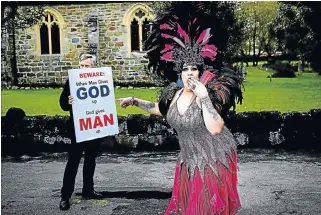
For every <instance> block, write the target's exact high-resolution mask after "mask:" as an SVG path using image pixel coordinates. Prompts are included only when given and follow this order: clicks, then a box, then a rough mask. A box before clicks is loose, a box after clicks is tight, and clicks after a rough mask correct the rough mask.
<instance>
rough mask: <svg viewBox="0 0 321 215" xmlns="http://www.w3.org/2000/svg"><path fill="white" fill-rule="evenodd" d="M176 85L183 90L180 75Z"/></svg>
mask: <svg viewBox="0 0 321 215" xmlns="http://www.w3.org/2000/svg"><path fill="white" fill-rule="evenodd" d="M176 84H177V86H179V87H180V88H183V87H184V84H183V81H182V75H181V74H179V75H178V79H177V82H176Z"/></svg>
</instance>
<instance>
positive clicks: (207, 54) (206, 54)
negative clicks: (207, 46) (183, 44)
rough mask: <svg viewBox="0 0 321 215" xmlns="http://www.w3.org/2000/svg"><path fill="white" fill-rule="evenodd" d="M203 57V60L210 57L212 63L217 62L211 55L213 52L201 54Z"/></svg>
mask: <svg viewBox="0 0 321 215" xmlns="http://www.w3.org/2000/svg"><path fill="white" fill-rule="evenodd" d="M201 57H203V58H205V57H208V58H210V59H211V61H214V60H215V57H214V56H213V53H211V52H201Z"/></svg>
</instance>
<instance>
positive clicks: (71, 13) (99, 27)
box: [15, 2, 155, 84]
mask: <svg viewBox="0 0 321 215" xmlns="http://www.w3.org/2000/svg"><path fill="white" fill-rule="evenodd" d="M148 4H149V3H148V2H142V3H139V2H107V3H105V2H102V3H93V2H88V3H77V4H70V3H69V4H67V3H66V2H61V4H60V3H59V2H58V3H57V2H56V3H55V4H53V5H51V6H46V7H45V15H44V16H43V19H42V20H41V22H40V23H39V24H38V25H35V26H33V27H30V28H28V29H22V30H17V31H16V34H15V49H16V65H17V73H18V75H17V76H18V83H19V84H32V83H64V82H65V79H66V77H67V76H68V73H67V70H68V69H75V68H78V59H79V58H78V57H79V55H80V54H81V53H91V54H95V55H96V56H97V62H98V66H99V67H105V66H111V67H112V70H113V76H114V80H115V81H119V82H122V81H138V82H145V81H146V82H148V81H151V79H152V78H151V77H150V76H149V75H148V72H147V73H146V71H147V63H148V60H147V59H145V58H144V57H143V56H144V55H145V52H144V51H145V50H144V46H143V41H144V40H145V39H146V37H147V36H148V34H149V32H150V31H151V27H152V22H151V21H152V20H153V19H154V18H155V17H154V14H153V11H152V9H151V8H150V7H149V6H148ZM25 7H27V6H25Z"/></svg>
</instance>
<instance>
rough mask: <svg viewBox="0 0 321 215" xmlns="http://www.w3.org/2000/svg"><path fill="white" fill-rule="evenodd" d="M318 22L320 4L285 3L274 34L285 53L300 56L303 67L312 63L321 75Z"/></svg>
mask: <svg viewBox="0 0 321 215" xmlns="http://www.w3.org/2000/svg"><path fill="white" fill-rule="evenodd" d="M316 20H321V4H320V2H283V3H282V4H281V7H280V11H279V14H278V18H277V19H276V21H275V25H274V27H273V33H274V35H275V37H276V38H277V41H278V45H279V47H280V48H281V50H283V52H285V53H286V54H288V55H289V57H291V56H295V57H296V56H299V58H300V60H301V61H302V65H304V62H305V61H309V62H311V65H312V67H313V69H314V70H315V71H318V72H319V73H320V74H321V62H320V57H319V52H320V48H321V47H320V46H321V30H320V29H321V27H320V24H319V23H318V22H316Z"/></svg>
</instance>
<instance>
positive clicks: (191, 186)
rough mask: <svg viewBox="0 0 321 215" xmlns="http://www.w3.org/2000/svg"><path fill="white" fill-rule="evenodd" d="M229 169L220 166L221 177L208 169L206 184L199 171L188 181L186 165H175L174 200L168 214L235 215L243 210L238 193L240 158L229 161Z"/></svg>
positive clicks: (234, 156)
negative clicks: (238, 165)
mask: <svg viewBox="0 0 321 215" xmlns="http://www.w3.org/2000/svg"><path fill="white" fill-rule="evenodd" d="M228 161H229V168H226V167H225V166H223V165H222V164H220V163H217V170H218V174H219V178H218V177H217V176H215V174H214V173H213V170H212V169H211V168H209V167H206V168H205V174H204V175H205V176H204V182H203V181H202V179H201V175H200V172H199V170H198V169H196V170H195V174H194V177H193V178H192V179H189V174H188V172H187V168H186V167H185V164H184V163H182V164H180V161H179V163H178V164H177V166H176V170H175V178H174V187H173V192H172V198H171V200H170V203H169V206H168V208H167V210H166V212H165V215H170V214H176V215H216V214H220V215H234V214H236V213H237V211H238V210H239V209H240V207H241V202H240V198H239V195H238V192H237V155H236V153H235V152H233V154H232V156H231V159H230V158H228Z"/></svg>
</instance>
